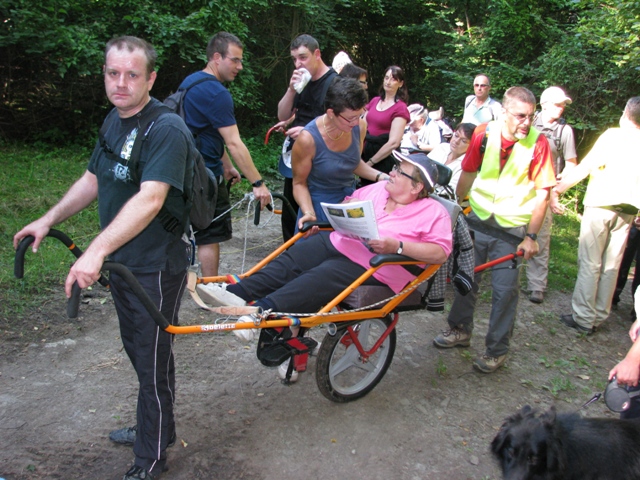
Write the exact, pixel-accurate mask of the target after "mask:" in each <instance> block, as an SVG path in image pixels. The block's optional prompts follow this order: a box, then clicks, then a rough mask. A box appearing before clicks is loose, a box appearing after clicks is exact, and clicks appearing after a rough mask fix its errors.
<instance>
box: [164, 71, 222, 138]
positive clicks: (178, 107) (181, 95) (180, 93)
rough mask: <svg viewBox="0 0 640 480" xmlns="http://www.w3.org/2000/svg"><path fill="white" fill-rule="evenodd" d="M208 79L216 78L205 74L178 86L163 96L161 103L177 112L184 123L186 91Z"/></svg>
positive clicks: (214, 79)
mask: <svg viewBox="0 0 640 480" xmlns="http://www.w3.org/2000/svg"><path fill="white" fill-rule="evenodd" d="M208 81H215V82H217V81H218V79H217V78H216V77H214V76H211V75H207V76H206V77H202V78H199V79H198V80H196V81H194V82H193V83H191V84H190V85H187V86H186V87H182V88H179V89H178V90H177V91H176V92H174V93H172V94H171V95H169V96H168V97H167V98H165V99H164V102H163V103H164V104H165V105H167V106H168V107H169V108H170V109H171V110H172V111H173V112H174V113H176V114H178V116H179V117H180V118H181V119H182V120H184V122H185V123H187V118H186V114H185V111H184V99H185V97H186V96H187V92H188V91H189V90H190V89H191V88H193V87H195V86H196V85H200V84H201V83H202V82H208ZM194 137H196V135H195V134H194Z"/></svg>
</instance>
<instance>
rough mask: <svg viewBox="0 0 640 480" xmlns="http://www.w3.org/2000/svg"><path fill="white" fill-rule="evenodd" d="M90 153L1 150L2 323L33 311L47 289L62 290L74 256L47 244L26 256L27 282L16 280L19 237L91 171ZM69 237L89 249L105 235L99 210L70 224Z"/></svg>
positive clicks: (50, 242)
mask: <svg viewBox="0 0 640 480" xmlns="http://www.w3.org/2000/svg"><path fill="white" fill-rule="evenodd" d="M89 154H90V152H89V151H88V150H86V149H78V148H64V149H51V148H47V147H45V146H37V147H35V148H25V147H20V146H3V147H1V148H0V166H1V168H0V183H1V184H2V189H1V190H0V319H2V318H6V315H7V314H8V312H9V311H11V312H13V313H14V314H15V313H16V311H21V309H23V308H25V307H28V306H30V305H32V304H33V302H37V301H38V299H39V298H40V297H39V295H36V294H37V293H39V292H42V290H43V289H44V290H46V288H47V285H60V284H61V283H63V282H64V279H65V276H66V271H67V270H68V269H69V266H70V265H71V263H72V262H73V256H72V255H71V254H70V253H69V251H68V250H67V249H66V248H65V247H64V246H63V245H62V244H61V243H60V242H58V241H54V240H45V241H44V242H43V243H42V244H41V247H40V249H39V250H38V253H37V254H33V253H32V252H31V249H29V250H28V251H27V253H26V255H25V257H26V258H25V269H24V271H25V274H24V279H23V280H18V279H15V278H14V277H13V257H14V250H13V236H14V234H15V233H16V232H18V231H19V230H20V229H21V228H22V227H23V226H25V225H26V224H27V223H29V222H30V221H32V220H35V219H37V218H39V217H40V216H42V215H43V214H44V213H45V212H46V211H47V210H48V209H49V208H51V207H52V206H53V205H54V204H55V203H56V202H57V201H58V200H59V199H60V198H61V197H62V195H63V194H64V193H65V192H66V191H67V190H68V188H69V187H70V186H71V184H72V183H73V182H74V181H75V180H76V179H78V178H79V177H80V175H82V173H83V172H84V171H85V169H86V165H87V161H88V159H89ZM61 228H62V229H63V231H64V232H65V233H66V234H67V235H69V236H70V237H71V238H72V239H73V240H74V241H76V242H77V244H78V246H80V248H82V249H84V247H86V246H87V245H88V244H89V242H90V240H91V239H92V238H93V237H94V236H95V235H96V233H97V232H98V231H99V224H98V215H97V209H96V208H95V206H93V207H91V208H88V209H86V210H84V211H83V212H81V213H80V214H78V215H76V216H75V217H73V218H71V219H69V220H68V221H66V222H65V223H64V224H63V225H62V227H61Z"/></svg>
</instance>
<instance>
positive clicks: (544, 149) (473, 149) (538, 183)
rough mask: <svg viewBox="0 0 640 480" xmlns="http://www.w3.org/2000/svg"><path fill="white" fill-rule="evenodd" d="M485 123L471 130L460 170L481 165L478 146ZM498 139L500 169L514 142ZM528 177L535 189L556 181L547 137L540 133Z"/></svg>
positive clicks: (477, 168) (477, 167)
mask: <svg viewBox="0 0 640 480" xmlns="http://www.w3.org/2000/svg"><path fill="white" fill-rule="evenodd" d="M487 125H489V124H488V123H483V124H481V125H478V126H477V127H476V129H475V130H474V132H473V136H472V137H471V142H470V143H469V149H468V150H467V153H466V155H465V156H464V159H463V160H462V170H463V171H465V172H470V173H473V172H477V171H479V170H480V167H481V166H482V157H483V155H482V154H481V153H480V147H481V145H482V140H483V139H484V137H485V134H486V130H487ZM494 125H496V124H494ZM494 128H495V127H494ZM500 139H501V141H502V145H501V150H500V170H501V171H502V169H503V168H504V165H505V164H506V163H507V160H508V159H509V155H511V151H512V150H513V146H514V145H515V144H516V142H512V141H510V140H506V139H505V138H504V137H503V136H500ZM529 178H530V179H531V180H532V181H533V183H534V186H535V189H536V190H539V189H541V188H550V187H553V186H555V185H556V183H557V182H556V177H555V174H554V172H553V163H552V162H551V147H549V142H548V141H547V137H545V136H544V135H542V134H541V135H540V136H539V137H538V139H537V140H536V145H535V147H534V150H533V160H532V161H531V164H530V165H529Z"/></svg>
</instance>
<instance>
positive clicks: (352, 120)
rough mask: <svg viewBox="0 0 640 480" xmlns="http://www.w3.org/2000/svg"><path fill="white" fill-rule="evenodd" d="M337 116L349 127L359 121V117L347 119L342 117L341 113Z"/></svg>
mask: <svg viewBox="0 0 640 480" xmlns="http://www.w3.org/2000/svg"><path fill="white" fill-rule="evenodd" d="M338 116H339V117H340V118H341V119H343V120H344V121H345V122H347V123H348V124H349V125H354V124H356V123H358V121H359V120H360V115H358V116H357V117H353V118H347V117H343V116H342V114H341V113H339V114H338Z"/></svg>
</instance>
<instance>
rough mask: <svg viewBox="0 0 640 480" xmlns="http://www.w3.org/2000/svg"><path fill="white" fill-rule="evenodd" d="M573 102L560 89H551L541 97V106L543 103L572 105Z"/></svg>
mask: <svg viewBox="0 0 640 480" xmlns="http://www.w3.org/2000/svg"><path fill="white" fill-rule="evenodd" d="M571 102H572V100H571V98H569V97H568V96H567V94H566V93H564V90H562V89H561V88H560V87H549V88H547V89H546V90H545V91H544V92H542V95H540V105H542V104H543V103H566V104H567V105H570V104H571Z"/></svg>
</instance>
